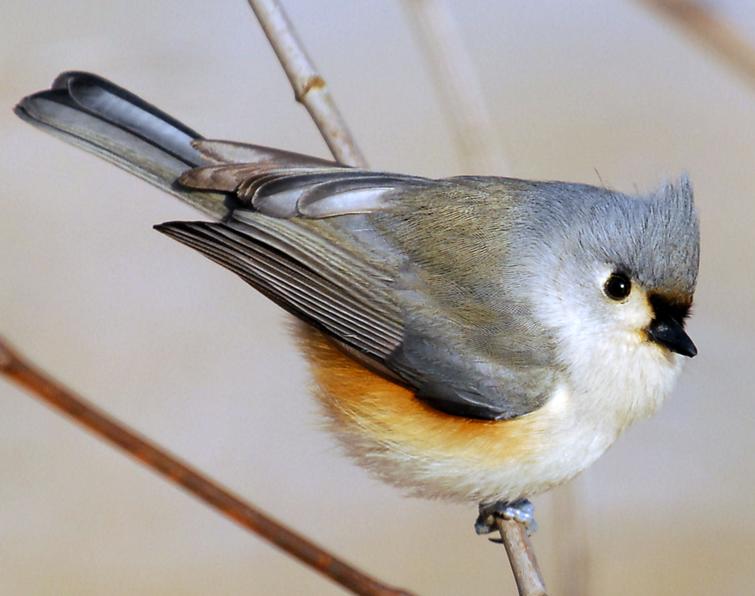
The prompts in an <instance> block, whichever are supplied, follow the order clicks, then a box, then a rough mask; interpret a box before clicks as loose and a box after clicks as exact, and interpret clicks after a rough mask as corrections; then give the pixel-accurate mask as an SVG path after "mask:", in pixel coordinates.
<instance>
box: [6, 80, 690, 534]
mask: <svg viewBox="0 0 755 596" xmlns="http://www.w3.org/2000/svg"><path fill="white" fill-rule="evenodd" d="M15 112H16V114H17V115H18V116H20V117H21V118H22V119H23V120H25V121H26V122H28V123H30V124H32V125H34V126H36V127H38V128H40V129H42V130H44V131H46V132H48V133H51V134H53V135H55V136H57V137H60V138H61V139H63V140H64V141H67V142H68V143H71V144H73V145H76V146H78V147H81V148H83V149H85V150H87V151H89V152H91V153H94V154H96V155H98V156H100V157H102V158H104V159H105V160H108V161H110V162H112V163H114V164H115V165H117V166H120V167H121V168H124V169H125V170H127V171H128V172H130V173H132V174H135V175H136V176H139V177H141V178H143V179H144V180H146V181H147V182H149V183H151V184H153V185H155V186H157V187H158V188H160V189H162V190H164V191H166V192H168V193H170V194H172V195H174V196H176V197H178V198H179V199H181V200H183V201H185V202H186V203H188V204H189V205H192V206H193V207H195V208H196V209H197V210H198V211H199V212H201V213H202V215H203V216H204V217H205V219H203V220H197V221H172V222H167V223H162V224H160V225H157V226H155V229H157V230H158V231H159V232H161V233H163V234H165V235H167V236H169V237H170V238H173V239H175V240H177V241H178V242H180V243H182V244H184V245H186V246H188V247H191V248H193V249H194V250H196V251H197V252H199V253H201V254H203V255H204V256H206V257H208V258H209V259H211V260H212V261H214V262H215V263H218V264H219V265H221V266H223V267H225V268H226V269H228V270H230V271H232V272H234V273H235V274H236V275H238V276H239V277H240V278H241V279H242V280H243V281H245V282H246V283H247V284H249V285H250V286H252V287H253V288H254V289H256V290H258V291H259V292H261V293H262V294H263V295H264V296H266V297H267V298H269V299H270V300H272V301H273V302H275V303H276V304H277V305H278V306H280V307H282V308H283V309H285V310H286V311H288V312H289V313H290V314H291V315H293V316H294V318H295V320H296V321H297V324H296V326H295V330H294V334H295V337H296V344H297V346H299V348H300V349H301V352H302V354H303V355H304V357H305V358H306V359H307V361H308V362H309V366H310V370H311V373H312V377H313V380H314V385H315V389H316V390H315V394H316V396H317V399H318V400H319V402H320V403H321V404H322V410H323V413H324V416H325V419H326V421H327V427H328V428H329V430H330V431H332V433H333V434H334V436H335V437H336V438H337V439H338V441H339V443H340V444H341V445H342V446H343V448H344V450H345V452H346V453H347V455H349V456H350V457H351V458H353V459H354V460H355V461H356V462H357V463H359V464H361V465H362V466H364V467H365V468H366V469H367V470H369V471H370V472H371V473H372V474H374V475H375V476H377V477H378V478H380V479H382V480H384V481H386V482H388V483H389V484H392V485H395V486H397V487H399V488H400V489H401V490H403V491H404V492H405V493H407V494H409V495H414V496H419V497H425V498H431V499H445V500H450V501H456V502H477V503H478V504H479V515H478V517H477V521H476V522H475V529H476V530H477V532H478V533H481V534H482V533H487V532H490V531H492V530H493V529H494V528H495V520H496V518H498V517H503V518H506V519H516V520H518V521H521V522H523V523H534V520H533V513H532V506H531V503H530V501H529V499H530V498H531V497H533V496H535V495H537V494H540V493H542V492H545V491H547V490H549V489H551V488H553V487H555V486H557V485H559V484H562V483H564V482H566V481H568V480H570V479H571V478H573V477H575V476H576V475H578V474H579V473H580V472H582V471H583V470H584V469H586V468H587V467H588V466H590V465H591V464H592V463H593V462H595V461H596V460H597V459H598V457H600V456H601V455H602V454H603V453H604V452H605V451H606V449H608V447H609V446H611V445H612V444H613V443H614V441H615V440H616V439H617V438H618V437H619V436H620V435H621V434H622V432H623V431H624V430H625V429H626V428H627V427H628V426H630V425H631V424H632V423H634V422H635V421H638V420H641V419H644V418H647V417H649V416H650V415H652V414H654V413H655V412H656V411H657V409H658V408H659V406H660V405H661V403H662V402H663V401H664V399H665V398H666V397H667V396H668V395H669V393H670V392H671V390H672V387H673V386H674V382H675V380H676V379H677V377H678V374H679V372H680V369H681V367H682V364H683V361H684V360H685V358H688V357H693V356H695V355H696V353H697V348H696V347H695V344H694V343H693V342H692V340H691V339H690V337H689V336H688V334H687V332H686V331H685V322H686V320H687V318H688V317H689V315H690V309H691V306H692V302H693V297H694V292H695V286H696V281H697V273H698V265H699V253H700V232H699V222H698V215H697V211H696V208H695V205H694V198H693V190H692V185H691V183H690V181H689V179H688V177H687V176H686V175H682V176H680V177H679V178H678V179H675V180H672V181H670V182H666V183H664V184H662V185H661V186H660V188H658V189H656V190H654V191H652V192H649V193H646V194H642V195H640V194H636V195H629V194H624V193H621V192H618V191H616V190H612V189H609V188H606V187H604V186H600V187H598V186H591V185H587V184H581V183H570V182H561V181H532V180H522V179H515V178H503V177H493V176H455V177H449V178H443V179H429V178H425V177H421V176H414V175H408V174H397V173H390V172H380V171H370V170H366V169H359V168H353V167H348V166H346V165H343V164H340V163H337V162H334V161H329V160H325V159H320V158H316V157H310V156H306V155H302V154H298V153H294V152H290V151H283V150H279V149H273V148H270V147H264V146H260V145H254V144H245V143H239V142H233V141H224V140H213V139H207V138H205V137H203V136H202V135H200V134H199V133H197V132H196V131H194V130H192V129H191V128H189V127H188V126H186V125H184V124H182V123H181V122H179V121H178V120H176V119H174V118H173V117H171V116H169V115H168V114H166V113H165V112H163V111H161V110H159V109H157V108H156V107H154V106H153V105H151V104H149V103H147V102H146V101H144V100H143V99H141V98H139V97H138V96H136V95H134V94H133V93H131V92H129V91H127V90H125V89H123V88H121V87H119V86H117V85H115V84H114V83H111V82H109V81H107V80H106V79H104V78H102V77H99V76H97V75H94V74H90V73H86V72H76V71H71V72H64V73H62V74H60V75H59V76H58V77H57V78H56V79H55V80H54V82H53V83H52V85H51V87H50V88H49V89H47V90H44V91H41V92H38V93H35V94H33V95H30V96H28V97H25V98H24V99H22V100H21V101H20V102H19V103H18V105H17V106H16V108H15ZM99 190H100V191H102V189H99ZM229 316H232V313H231V314H229Z"/></svg>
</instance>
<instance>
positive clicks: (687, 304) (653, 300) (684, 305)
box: [648, 292, 692, 325]
mask: <svg viewBox="0 0 755 596" xmlns="http://www.w3.org/2000/svg"><path fill="white" fill-rule="evenodd" d="M648 301H649V302H650V306H651V308H652V309H653V314H654V318H655V319H656V320H664V319H665V320H668V319H672V320H674V321H676V322H677V323H680V324H682V325H684V320H685V319H686V318H687V317H688V316H689V313H690V309H691V308H692V297H691V296H689V295H684V294H661V293H659V292H650V293H649V294H648Z"/></svg>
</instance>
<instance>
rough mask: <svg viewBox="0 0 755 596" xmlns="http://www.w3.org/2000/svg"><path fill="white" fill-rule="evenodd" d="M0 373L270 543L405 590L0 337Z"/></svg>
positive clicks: (352, 579)
mask: <svg viewBox="0 0 755 596" xmlns="http://www.w3.org/2000/svg"><path fill="white" fill-rule="evenodd" d="M0 374H2V375H4V376H6V377H7V378H9V379H10V380H12V381H14V382H15V383H17V384H18V385H20V386H21V387H24V388H25V389H27V390H28V391H29V392H30V393H33V394H34V395H36V396H37V397H39V398H40V399H41V400H42V401H44V402H45V403H46V404H48V405H50V406H52V407H53V408H55V409H57V410H59V411H60V412H62V413H64V414H66V415H68V416H70V417H71V418H73V419H74V420H75V421H76V422H78V423H79V424H81V425H82V426H84V427H86V428H87V429H89V430H90V431H92V432H93V433H95V434H96V435H99V436H100V437H101V438H103V439H105V440H106V441H108V442H109V443H111V444H113V445H115V446H116V447H119V448H121V449H122V450H123V451H125V452H126V453H128V454H129V455H130V456H132V457H133V458H134V459H136V460H138V461H140V462H141V463H142V464H144V465H145V466H147V467H148V468H150V469H151V470H153V471H155V472H157V473H158V474H160V475H161V476H163V477H164V478H166V479H167V480H168V481H170V482H172V483H174V484H177V485H179V486H181V487H182V488H183V489H184V490H186V491H187V492H189V493H190V494H192V495H194V496H195V497H197V498H198V499H200V500H202V501H204V502H205V503H207V504H208V505H209V506H210V507H212V508H213V509H214V510H215V511H217V512H219V513H221V514H223V515H224V516H226V517H228V518H229V519H231V520H233V521H234V522H236V523H237V524H239V525H240V526H242V527H244V528H246V529H247V530H250V531H252V532H254V533H255V534H257V535H258V536H260V537H262V538H264V539H265V540H267V541H269V542H271V543H273V544H275V545H276V546H277V547H278V548H280V549H281V550H283V551H285V552H286V553H288V554H290V555H291V556H293V557H295V558H297V559H299V560H300V561H301V562H302V563H304V564H305V565H309V566H310V567H311V568H313V569H315V570H316V571H319V572H320V573H322V574H323V575H325V576H327V577H329V578H330V579H332V580H333V581H334V582H336V583H338V584H340V585H341V586H343V587H344V588H346V589H348V590H351V591H352V592H354V593H356V594H371V595H381V596H399V595H407V594H408V593H407V592H405V591H403V590H399V589H395V588H391V587H388V586H386V585H384V584H382V583H380V582H379V581H378V580H376V579H374V578H372V577H370V576H369V575H366V574H365V573H363V572H361V571H359V570H358V569H356V568H355V567H352V566H351V565H349V564H348V563H345V562H344V561H342V560H340V559H338V558H337V557H335V556H334V555H332V554H331V553H329V552H327V551H325V550H324V549H322V548H321V547H320V546H318V545H316V544H314V543H312V542H310V541H309V540H307V539H306V538H304V537H303V536H302V535H301V534H297V533H296V532H294V531H292V530H290V529H288V528H286V527H285V526H283V525H281V524H280V523H279V522H277V521H275V520H273V519H272V518H270V517H268V516H267V515H266V514H264V513H262V512H261V511H260V510H258V509H256V508H255V507H253V506H252V505H250V504H248V503H246V502H244V501H242V500H241V499H240V498H239V497H237V496H235V495H233V494H231V493H230V492H228V491H227V490H226V489H224V488H223V487H221V486H220V485H219V484H217V483H216V482H214V481H212V480H210V479H209V478H207V477H206V476H205V475H203V474H202V473H201V472H199V471H197V470H195V469H193V468H191V467H189V466H188V465H186V464H184V463H182V462H181V461H179V460H178V459H177V458H176V457H174V456H173V455H170V454H169V453H168V452H167V451H165V450H163V449H162V448H160V447H159V446H157V445H156V444H155V443H152V442H151V441H149V440H148V439H146V438H144V437H142V436H140V435H139V434H137V433H136V432H134V431H133V430H131V429H129V428H128V427H127V426H125V425H124V424H122V423H121V422H119V421H118V420H116V419H115V418H113V417H111V416H109V415H108V414H106V413H105V412H103V411H101V410H99V409H98V408H96V407H95V406H93V405H92V404H90V403H88V402H87V401H85V400H84V399H82V398H81V397H79V396H77V395H76V394H74V393H73V392H72V391H70V390H68V389H66V388H64V387H63V386H62V385H60V384H59V383H58V382H57V381H55V380H54V379H52V378H51V377H50V376H49V375H48V374H46V373H44V372H43V371H41V370H40V369H38V368H36V367H35V366H33V365H31V364H30V363H29V362H28V361H27V360H26V359H24V358H23V357H22V356H20V355H19V354H18V353H17V352H16V351H15V350H14V349H13V348H11V346H10V345H9V344H8V343H6V342H5V341H3V340H2V338H0Z"/></svg>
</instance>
